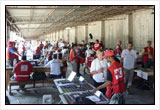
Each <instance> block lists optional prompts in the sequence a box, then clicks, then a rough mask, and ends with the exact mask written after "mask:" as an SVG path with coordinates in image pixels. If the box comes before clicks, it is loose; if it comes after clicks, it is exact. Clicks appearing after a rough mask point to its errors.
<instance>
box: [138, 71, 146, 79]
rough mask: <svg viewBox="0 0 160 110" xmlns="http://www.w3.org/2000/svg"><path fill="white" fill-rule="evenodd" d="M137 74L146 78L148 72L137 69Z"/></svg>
mask: <svg viewBox="0 0 160 110" xmlns="http://www.w3.org/2000/svg"><path fill="white" fill-rule="evenodd" d="M137 76H138V77H140V78H142V79H145V80H148V73H146V72H143V71H141V70H138V71H137Z"/></svg>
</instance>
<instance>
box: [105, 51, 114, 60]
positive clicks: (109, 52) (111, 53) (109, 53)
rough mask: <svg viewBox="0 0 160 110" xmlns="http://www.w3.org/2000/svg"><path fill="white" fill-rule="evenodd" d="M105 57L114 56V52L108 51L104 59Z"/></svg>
mask: <svg viewBox="0 0 160 110" xmlns="http://www.w3.org/2000/svg"><path fill="white" fill-rule="evenodd" d="M107 56H114V51H113V50H108V51H107V52H106V53H105V55H104V58H105V57H107Z"/></svg>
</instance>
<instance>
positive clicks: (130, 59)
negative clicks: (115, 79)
mask: <svg viewBox="0 0 160 110" xmlns="http://www.w3.org/2000/svg"><path fill="white" fill-rule="evenodd" d="M132 47H133V44H132V42H129V43H128V47H127V49H124V50H123V51H122V54H121V59H120V62H121V64H123V68H124V75H125V78H124V82H125V85H126V88H127V89H126V90H127V92H129V88H130V87H131V85H132V80H133V75H134V68H135V67H136V62H137V54H136V51H135V50H134V49H132Z"/></svg>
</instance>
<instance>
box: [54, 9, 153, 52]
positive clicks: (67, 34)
mask: <svg viewBox="0 0 160 110" xmlns="http://www.w3.org/2000/svg"><path fill="white" fill-rule="evenodd" d="M152 11H153V10H152V9H148V10H139V11H136V12H133V13H132V14H126V15H119V16H115V17H111V18H107V19H106V20H105V21H96V22H92V23H88V25H81V26H77V27H72V28H71V29H70V30H66V29H65V30H61V31H59V33H58V32H55V33H53V35H52V36H53V40H56V41H57V40H58V38H59V39H60V38H63V40H65V41H67V42H68V41H69V43H71V42H75V41H77V43H81V41H82V40H86V39H87V38H86V37H88V42H90V41H91V39H90V38H89V33H91V34H92V35H93V40H92V41H95V40H96V39H99V40H102V41H103V43H104V44H105V46H106V47H107V48H113V49H114V48H115V46H116V44H117V42H118V41H119V40H121V41H122V48H126V47H127V43H128V41H133V44H134V48H135V49H136V50H138V51H141V50H142V48H143V47H145V46H146V45H147V41H148V40H151V41H152V46H154V14H151V13H152ZM86 26H87V27H86ZM62 36H63V37H62Z"/></svg>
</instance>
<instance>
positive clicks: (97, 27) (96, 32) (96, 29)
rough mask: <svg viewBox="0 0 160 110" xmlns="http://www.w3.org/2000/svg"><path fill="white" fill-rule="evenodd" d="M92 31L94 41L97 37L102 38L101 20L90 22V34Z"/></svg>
mask: <svg viewBox="0 0 160 110" xmlns="http://www.w3.org/2000/svg"><path fill="white" fill-rule="evenodd" d="M90 33H91V34H92V35H93V39H92V41H93V42H95V41H96V39H99V40H101V21H97V22H92V23H89V24H88V34H90ZM88 41H89V42H90V41H91V39H90V38H89V39H88Z"/></svg>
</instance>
